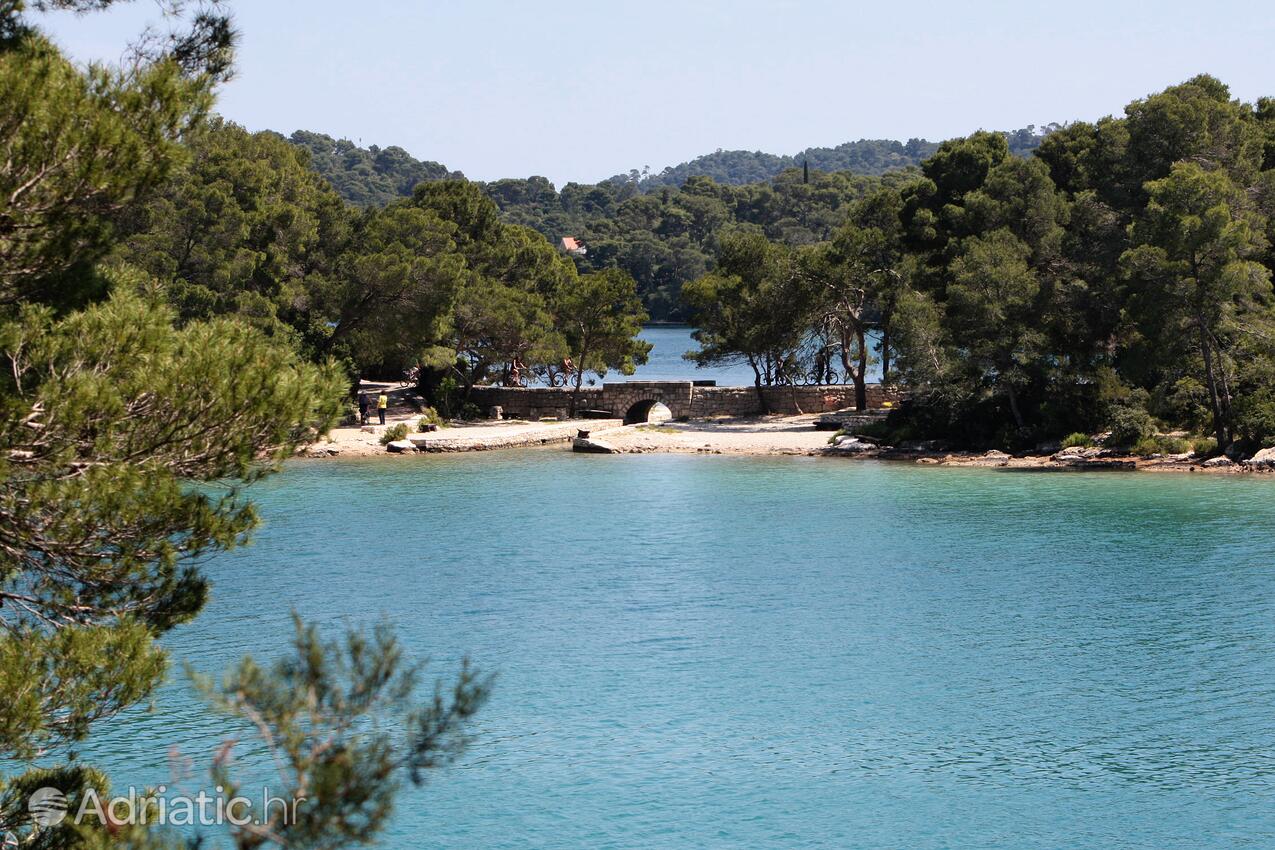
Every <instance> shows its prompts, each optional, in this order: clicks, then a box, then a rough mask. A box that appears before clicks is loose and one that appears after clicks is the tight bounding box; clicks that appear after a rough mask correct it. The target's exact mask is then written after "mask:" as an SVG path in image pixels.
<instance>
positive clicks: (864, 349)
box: [854, 327, 868, 413]
mask: <svg viewBox="0 0 1275 850" xmlns="http://www.w3.org/2000/svg"><path fill="white" fill-rule="evenodd" d="M855 338H856V339H857V340H858V342H859V366H858V368H857V369H855V372H854V409H855V410H857V411H859V412H860V413H862V412H863V411H865V410H867V409H868V341H867V339H865V337H864V332H863V328H862V327H861V328H859V329H858V330H857V331H855Z"/></svg>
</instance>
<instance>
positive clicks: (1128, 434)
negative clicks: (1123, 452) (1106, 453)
mask: <svg viewBox="0 0 1275 850" xmlns="http://www.w3.org/2000/svg"><path fill="white" fill-rule="evenodd" d="M1107 429H1108V430H1109V431H1110V432H1111V436H1109V437H1108V438H1107V444H1108V445H1111V446H1119V447H1121V448H1124V447H1127V446H1134V447H1136V446H1137V444H1138V443H1139V442H1140V441H1141V440H1142V439H1143V438H1145V437H1150V436H1152V435H1153V434H1154V433H1155V426H1154V423H1153V422H1152V421H1151V414H1150V413H1147V411H1146V409H1145V408H1143V407H1137V406H1133V405H1124V404H1117V405H1112V407H1111V411H1110V413H1109V414H1108V417H1107Z"/></svg>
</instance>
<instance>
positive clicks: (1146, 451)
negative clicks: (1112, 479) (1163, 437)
mask: <svg viewBox="0 0 1275 850" xmlns="http://www.w3.org/2000/svg"><path fill="white" fill-rule="evenodd" d="M1129 452H1130V453H1131V454H1135V455H1142V456H1143V457H1146V456H1147V455H1158V454H1163V452H1161V451H1160V441H1159V440H1157V439H1156V438H1155V437H1143V438H1142V439H1140V440H1138V442H1136V443H1134V444H1133V445H1132V446H1131V447H1130V448H1129Z"/></svg>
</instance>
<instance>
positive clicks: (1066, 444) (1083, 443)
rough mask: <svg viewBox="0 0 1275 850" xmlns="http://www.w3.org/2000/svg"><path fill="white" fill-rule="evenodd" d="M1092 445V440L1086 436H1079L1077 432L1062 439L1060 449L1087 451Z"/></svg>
mask: <svg viewBox="0 0 1275 850" xmlns="http://www.w3.org/2000/svg"><path fill="white" fill-rule="evenodd" d="M1092 445H1093V438H1092V437H1090V436H1089V435H1088V434H1081V433H1080V432H1079V431H1077V432H1076V433H1074V434H1068V435H1067V436H1066V437H1063V441H1062V447H1063V448H1064V449H1075V448H1081V449H1087V448H1089V447H1090V446H1092Z"/></svg>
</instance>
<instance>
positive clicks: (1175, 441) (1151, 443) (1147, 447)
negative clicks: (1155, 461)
mask: <svg viewBox="0 0 1275 850" xmlns="http://www.w3.org/2000/svg"><path fill="white" fill-rule="evenodd" d="M1190 450H1191V444H1190V443H1188V442H1187V441H1186V440H1184V439H1182V438H1181V437H1160V436H1147V437H1143V438H1142V439H1140V440H1138V442H1136V443H1134V445H1133V448H1132V449H1131V450H1130V451H1132V452H1133V454H1136V455H1144V456H1145V455H1157V454H1159V455H1180V454H1186V453H1187V452H1188V451H1190Z"/></svg>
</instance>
